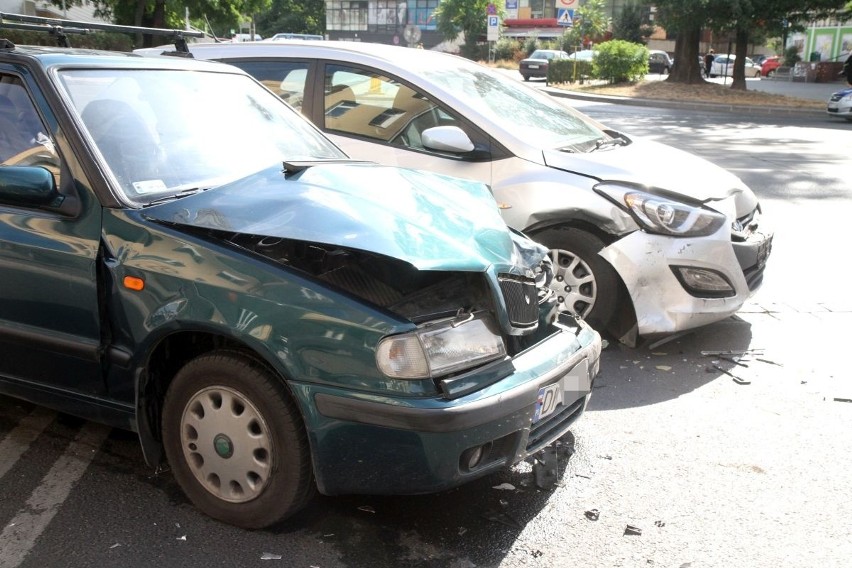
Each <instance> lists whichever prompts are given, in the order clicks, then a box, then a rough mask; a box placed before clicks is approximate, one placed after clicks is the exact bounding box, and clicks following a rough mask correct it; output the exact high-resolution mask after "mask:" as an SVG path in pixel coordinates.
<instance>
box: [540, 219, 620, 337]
mask: <svg viewBox="0 0 852 568" xmlns="http://www.w3.org/2000/svg"><path fill="white" fill-rule="evenodd" d="M533 238H534V239H535V240H536V241H538V242H540V243H541V244H543V245H544V246H546V247H547V248H549V249H550V258H551V260H552V261H553V281H552V283H551V285H550V288H551V290H553V291H554V293H555V294H556V297H557V300H558V302H559V308H560V309H561V310H563V311H567V312H569V313H572V314H575V315H578V316H581V317H582V318H583V319H585V320H586V321H587V322H589V324H590V325H592V327H595V328H597V329H598V330H599V331H603V330H605V329H607V327H608V326H609V324H610V322H611V321H612V318H613V314H614V313H615V309H616V307H617V306H618V305H619V304H620V303H621V297H620V296H621V292H620V290H621V288H620V287H619V283H620V281H621V280H620V279H619V277H618V274H617V273H616V272H615V270H614V269H613V268H612V266H610V264H609V263H607V262H606V261H605V260H604V259H603V258H602V257H601V256H600V255H599V254H598V253H599V252H600V251H601V250H602V249H603V248H604V242H603V241H602V240H601V239H599V238H598V237H597V236H595V235H593V234H591V233H588V232H586V231H582V230H580V229H575V228H558V229H550V230H547V231H544V232H541V233H538V234H536V235H534V237H533Z"/></svg>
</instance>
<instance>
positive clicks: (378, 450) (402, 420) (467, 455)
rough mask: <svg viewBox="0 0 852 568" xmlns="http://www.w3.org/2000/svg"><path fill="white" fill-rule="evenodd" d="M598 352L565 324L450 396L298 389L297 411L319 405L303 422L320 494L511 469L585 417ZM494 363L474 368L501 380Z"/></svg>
mask: <svg viewBox="0 0 852 568" xmlns="http://www.w3.org/2000/svg"><path fill="white" fill-rule="evenodd" d="M600 352H601V339H600V335H598V333H597V332H596V331H594V330H593V329H591V328H590V327H589V326H588V325H586V324H585V323H584V322H578V321H576V320H573V319H571V320H570V322H569V323H567V324H566V325H565V326H564V327H563V328H562V329H559V330H557V331H556V332H555V333H553V334H552V335H550V336H549V337H547V338H546V339H544V340H543V341H541V342H539V343H538V344H537V345H535V346H533V347H531V348H530V349H527V350H526V351H524V352H522V353H520V354H519V355H517V356H515V357H514V358H513V359H512V360H510V361H508V364H509V365H510V367H511V368H510V369H509V371H508V374H507V376H505V377H503V378H502V379H500V380H499V381H497V382H494V383H493V384H491V385H490V386H488V387H487V388H484V389H482V390H480V391H477V392H474V393H471V394H469V395H466V396H463V397H460V398H456V399H453V400H448V399H445V398H437V397H433V398H411V397H394V396H390V395H388V396H376V395H375V394H367V393H357V392H353V391H347V390H343V389H337V388H333V387H328V386H321V385H308V384H300V385H297V386H296V388H295V389H294V390H295V392H296V393H297V395H298V396H299V397H300V398H302V399H303V401H302V402H303V404H302V407H303V408H310V407H311V406H312V405H311V404H310V403H309V402H308V401H310V400H313V401H314V402H315V406H316V409H317V412H316V413H315V414H314V415H313V416H306V422H307V424H308V429H309V437H310V442H311V448H312V451H313V456H314V473H315V476H316V480H317V486H318V488H319V490H320V492H321V493H324V494H327V495H335V494H346V493H362V494H365V493H368V494H418V493H430V492H434V491H440V490H444V489H448V488H451V487H455V486H458V485H461V484H463V483H466V482H468V481H471V480H473V479H476V478H478V477H481V476H483V475H486V474H488V473H491V472H493V471H495V470H497V469H500V468H503V467H506V466H508V465H511V464H513V463H517V462H519V461H521V460H523V459H524V458H526V457H527V456H529V455H530V454H532V453H535V452H537V451H538V450H540V449H541V448H543V447H544V446H546V445H547V444H549V443H551V442H553V441H554V440H556V439H557V438H559V437H560V436H562V435H564V434H565V433H566V432H567V431H568V429H569V427H570V425H571V424H573V423H574V421H575V420H576V419H577V418H579V416H580V415H581V414H582V413H583V411H584V410H585V406H586V403H587V401H588V397H589V394H590V392H591V387H592V381H593V379H594V377H595V376H596V375H597V372H598V368H599V360H600ZM501 364H506V363H505V362H503V363H497V364H495V365H486V366H484V367H483V368H481V369H479V370H477V371H475V372H477V373H494V372H500V373H501V374H502V373H504V372H505V369H501V370H498V367H499V366H500V365H501ZM540 398H542V400H541V401H540V400H539V399H540ZM554 400H555V402H552V401H554Z"/></svg>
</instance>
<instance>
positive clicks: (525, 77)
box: [522, 75, 530, 81]
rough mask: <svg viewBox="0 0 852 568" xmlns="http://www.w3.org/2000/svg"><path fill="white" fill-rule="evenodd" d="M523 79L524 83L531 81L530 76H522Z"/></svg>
mask: <svg viewBox="0 0 852 568" xmlns="http://www.w3.org/2000/svg"><path fill="white" fill-rule="evenodd" d="M522 77H523V78H524V81H529V80H530V76H529V75H522Z"/></svg>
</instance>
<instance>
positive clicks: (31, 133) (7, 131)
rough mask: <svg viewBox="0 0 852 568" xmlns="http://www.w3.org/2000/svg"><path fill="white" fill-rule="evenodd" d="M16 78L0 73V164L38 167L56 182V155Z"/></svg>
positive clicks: (22, 86)
mask: <svg viewBox="0 0 852 568" xmlns="http://www.w3.org/2000/svg"><path fill="white" fill-rule="evenodd" d="M47 132H48V129H47V128H45V126H44V124H43V123H42V121H41V118H40V117H39V115H38V112H37V111H36V108H35V106H34V105H33V102H32V100H31V99H30V96H29V94H28V93H27V90H26V89H25V88H24V85H23V83H22V82H21V80H20V79H19V78H18V77H15V76H12V75H0V165H3V166H42V167H45V168H47V169H49V170H50V171H51V172H53V175H54V176H56V183H57V185H59V170H60V168H59V157H58V155H57V153H56V149H55V148H56V147H55V145H54V143H53V140H52V139H51V138H50V136H48V134H47Z"/></svg>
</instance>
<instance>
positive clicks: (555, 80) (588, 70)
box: [547, 59, 593, 85]
mask: <svg viewBox="0 0 852 568" xmlns="http://www.w3.org/2000/svg"><path fill="white" fill-rule="evenodd" d="M591 77H593V68H592V64H591V63H590V62H588V61H572V60H570V59H559V60H552V61H550V63H548V65H547V83H548V85H550V84H554V85H556V84H559V83H576V82H579V83H582V82H584V81H585V80H586V79H590V78H591Z"/></svg>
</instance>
